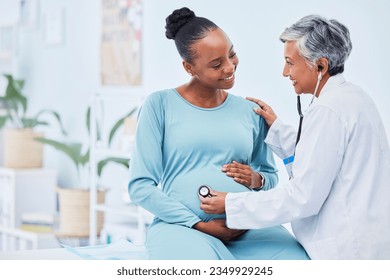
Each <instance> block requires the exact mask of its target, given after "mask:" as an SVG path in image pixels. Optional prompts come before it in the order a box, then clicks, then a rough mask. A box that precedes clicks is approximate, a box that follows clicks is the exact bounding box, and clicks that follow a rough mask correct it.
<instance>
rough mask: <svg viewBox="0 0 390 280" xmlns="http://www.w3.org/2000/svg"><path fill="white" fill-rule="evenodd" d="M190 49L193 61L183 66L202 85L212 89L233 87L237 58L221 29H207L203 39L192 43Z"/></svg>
mask: <svg viewBox="0 0 390 280" xmlns="http://www.w3.org/2000/svg"><path fill="white" fill-rule="evenodd" d="M192 50H193V51H194V53H195V58H194V60H193V63H192V64H189V63H186V62H185V63H184V67H185V68H186V70H187V71H188V72H190V73H193V74H194V75H195V76H194V77H195V78H196V79H198V81H199V82H200V83H201V84H202V85H203V86H205V87H208V88H212V89H230V88H232V87H233V85H234V73H235V71H236V68H237V65H238V62H239V60H238V57H237V55H236V53H235V52H234V48H233V45H232V43H231V42H230V40H229V38H228V37H227V36H226V34H225V33H224V32H223V31H222V30H221V29H219V28H217V29H215V30H213V31H208V33H207V35H206V36H205V37H204V38H203V39H201V40H199V41H197V42H196V43H195V44H193V46H192Z"/></svg>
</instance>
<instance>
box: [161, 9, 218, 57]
mask: <svg viewBox="0 0 390 280" xmlns="http://www.w3.org/2000/svg"><path fill="white" fill-rule="evenodd" d="M165 22H166V25H165V30H166V31H165V36H166V37H167V38H168V39H173V40H174V41H175V44H176V48H177V50H178V52H179V54H180V56H181V57H182V58H183V59H184V60H185V61H187V62H189V63H191V62H192V61H193V59H194V57H195V52H194V51H193V49H192V45H193V44H194V43H195V42H196V41H198V40H200V39H202V38H204V37H205V36H206V32H207V31H212V30H215V29H217V28H218V26H217V25H216V24H215V23H214V22H212V21H210V20H208V19H206V18H203V17H197V16H196V15H195V13H194V12H193V11H191V10H190V9H189V8H187V7H183V8H181V9H176V10H174V11H173V12H172V14H170V15H169V16H168V17H167V18H166V19H165Z"/></svg>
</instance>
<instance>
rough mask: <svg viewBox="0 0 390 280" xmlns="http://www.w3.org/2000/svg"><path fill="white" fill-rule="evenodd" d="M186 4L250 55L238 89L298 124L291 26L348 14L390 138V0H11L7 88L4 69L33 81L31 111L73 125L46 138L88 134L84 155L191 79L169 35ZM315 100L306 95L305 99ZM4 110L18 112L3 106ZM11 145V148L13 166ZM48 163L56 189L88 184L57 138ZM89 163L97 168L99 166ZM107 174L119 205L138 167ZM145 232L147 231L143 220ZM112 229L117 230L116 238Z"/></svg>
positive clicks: (2, 37) (359, 78)
mask: <svg viewBox="0 0 390 280" xmlns="http://www.w3.org/2000/svg"><path fill="white" fill-rule="evenodd" d="M183 6H187V7H189V8H191V9H192V10H193V11H195V13H196V14H197V15H198V16H203V17H207V18H209V19H211V20H212V21H214V22H215V23H216V24H217V25H219V26H220V27H221V28H222V29H223V30H224V31H225V32H226V33H227V35H228V36H229V37H230V39H231V41H232V42H233V44H234V48H235V50H236V52H237V55H238V57H239V59H240V64H239V67H238V69H237V73H236V83H235V86H234V88H233V89H232V90H230V92H231V93H233V94H236V95H241V96H244V97H245V96H255V97H258V98H260V99H262V100H263V101H265V102H267V103H268V104H270V105H271V106H272V107H273V108H274V111H275V112H276V113H277V114H278V116H279V117H280V118H281V119H282V120H284V122H286V123H290V124H292V125H294V126H297V124H298V120H299V118H298V115H297V113H296V97H295V93H294V91H293V88H292V86H291V82H290V80H288V79H286V78H284V77H283V76H282V68H283V63H284V57H283V44H282V43H280V41H279V39H278V38H279V35H280V33H281V32H282V31H283V30H284V29H285V28H286V27H287V26H290V25H291V24H292V23H294V22H295V21H297V20H298V19H300V18H301V17H303V16H306V15H308V14H319V15H322V16H325V17H328V18H334V19H337V20H339V21H341V22H342V23H344V24H345V25H346V26H347V27H348V28H349V30H350V33H351V38H352V43H353V49H352V53H351V55H350V57H349V59H348V61H347V62H346V65H345V77H346V79H347V80H349V81H351V82H354V83H356V84H358V85H360V86H361V87H362V88H363V89H365V90H366V91H367V92H368V93H369V94H370V95H371V96H372V98H373V99H374V101H375V103H376V105H377V106H378V109H379V112H380V114H381V116H382V119H383V122H384V125H385V129H386V132H387V135H390V111H389V110H388V107H389V105H390V94H389V89H388V81H389V78H388V71H387V67H388V65H390V56H389V55H388V47H389V46H390V37H389V36H388V33H389V27H390V17H389V16H388V14H389V12H390V4H389V2H388V1H386V0H372V1H365V0H356V1H353V2H351V1H347V0H329V1H312V0H296V1H283V0H273V1H255V0H244V1H233V0H213V1H206V0H196V1H195V0H185V1H183V0H181V1H178V0H168V1H164V0H137V1H135V0H83V1H76V0H54V1H53V0H0V73H1V74H2V75H1V78H0V96H5V94H6V89H7V85H8V82H9V80H7V77H6V76H3V74H10V75H12V77H13V79H15V80H23V81H24V86H23V89H22V92H23V94H24V95H25V96H26V98H27V99H28V110H27V115H31V116H33V115H35V114H36V113H38V112H39V111H41V110H43V109H50V110H53V111H55V112H57V113H58V115H59V116H60V117H61V121H62V124H63V127H64V130H66V131H67V134H66V135H65V134H62V133H61V130H60V129H59V128H58V126H56V125H51V124H50V125H47V126H42V127H38V128H37V130H38V131H42V133H44V135H45V137H47V138H50V139H56V140H58V141H62V142H80V143H82V144H83V151H84V152H85V151H86V150H87V149H88V147H89V145H90V144H92V145H95V144H96V147H99V145H100V144H101V145H102V146H107V139H106V138H107V136H108V134H109V132H108V131H109V128H111V127H112V125H113V123H115V120H117V119H118V118H119V117H122V116H124V115H125V114H126V113H127V112H128V111H129V110H131V109H132V108H134V107H137V106H139V105H140V104H142V100H143V99H144V97H145V96H147V95H148V94H150V93H152V92H154V91H156V90H160V89H164V88H172V87H176V86H178V85H180V84H182V83H185V82H187V81H188V79H189V77H188V75H187V74H186V72H185V71H183V68H182V64H181V58H180V57H179V55H178V53H177V51H176V48H175V45H174V42H173V41H172V40H168V39H166V37H165V28H164V27H165V18H166V17H167V16H168V15H169V14H170V13H171V12H172V11H173V10H174V9H177V8H181V7H183ZM127 97H128V98H127ZM309 98H310V97H306V98H304V100H303V101H304V105H303V108H306V106H307V104H308V103H309V100H308V99H309ZM115 102H117V103H116V104H115ZM96 104H98V105H96ZM91 106H92V108H93V112H94V113H93V114H94V117H95V118H96V119H97V120H98V121H100V123H101V125H102V127H103V128H102V133H103V136H104V137H106V138H104V137H103V136H102V138H99V137H95V132H96V131H95V130H96V128H95V130H92V134H93V135H92V138H91V136H90V135H91V133H88V130H87V129H86V125H85V123H86V112H87V110H88V108H91ZM103 107H104V108H103ZM1 110H3V112H4V110H6V109H5V108H4V106H3V108H2V107H0V112H1ZM133 116H134V114H133ZM51 122H54V121H53V119H52V120H51ZM131 122H132V121H131V120H130V121H129V123H130V125H129V127H128V130H130V134H129V135H130V136H129V137H130V138H123V137H124V136H123V135H124V133H125V130H126V127H124V128H123V127H121V128H120V133H121V136H117V138H116V139H115V141H114V144H113V145H116V146H117V147H120V146H121V144H122V145H123V143H125V142H126V141H127V140H129V139H130V140H129V141H131V133H132V128H131V126H132V124H131ZM7 126H10V125H9V124H8V125H7V124H5V127H4V129H1V130H0V134H4V131H5V128H6V127H7ZM97 129H98V130H99V128H97ZM0 136H1V139H2V140H1V141H3V142H4V140H3V135H0ZM101 142H102V143H101ZM126 143H130V142H126ZM0 144H2V143H0ZM85 146H87V148H85ZM1 147H3V146H1ZM121 149H122V152H123V153H122V154H120V156H122V155H127V154H126V153H127V152H128V150H126V149H128V147H126V148H123V147H121ZM124 149H125V150H126V151H124ZM5 153H6V152H5V151H4V149H3V148H0V163H2V165H5V164H4V155H5ZM97 154H98V153H96V155H97ZM111 155H112V154H111ZM91 160H92V164H93V165H94V166H95V163H97V162H98V160H97V156H96V157H95V156H93V157H92V158H91ZM277 163H278V167H279V169H280V181H281V182H282V183H283V182H285V181H287V180H288V178H287V175H286V173H285V171H284V167H283V165H282V163H281V161H280V160H278V161H277ZM5 167H7V166H5ZM8 168H11V169H18V168H17V167H16V168H14V167H9V166H8ZM41 168H43V169H45V170H54V173H55V175H53V176H54V177H55V178H54V179H53V178H52V177H51V178H52V179H50V180H55V185H56V187H61V188H71V187H72V186H74V185H75V184H78V180H79V178H78V174H77V172H76V171H75V170H76V169H75V167H74V160H72V159H70V158H69V157H68V156H66V155H65V154H63V153H61V152H58V150H56V149H54V148H53V146H50V145H44V156H43V161H42V167H41ZM85 168H87V169H88V168H89V171H91V165H89V167H85ZM18 172H19V171H18ZM92 172H95V170H94V169H92ZM26 176H27V175H26ZM45 176H46V175H45ZM95 177H96V178H95V179H96V180H95V181H92V182H95V183H96V181H99V182H102V184H103V185H107V184H110V183H112V182H117V181H118V178H121V179H120V183H118V184H121V186H122V187H121V188H120V191H118V193H117V194H116V195H112V196H113V197H116V198H111V200H110V198H109V199H108V200H109V201H111V203H113V204H118V203H122V202H118V198H119V197H120V199H119V200H121V201H122V200H126V198H125V197H126V193H125V188H126V187H125V186H126V181H127V169H126V168H123V169H118V168H117V167H116V166H114V165H110V166H107V169H105V171H104V174H103V175H102V176H100V177H97V176H95ZM42 180H45V179H42ZM93 180H94V179H93ZM27 181H29V182H31V181H30V180H27ZM87 181H88V179H87ZM89 182H91V178H90V177H89ZM123 186H124V187H123ZM31 199H35V198H34V197H32V198H31ZM37 199H38V198H37ZM55 200H56V202H55V203H56V206H55V207H56V209H58V201H57V198H55ZM50 207H51V208H50ZM50 207H49V208H50V209H52V208H53V207H52V206H50ZM50 211H52V210H50ZM50 211H49V212H50ZM56 211H57V210H56ZM110 213H111V212H109V211H106V214H107V216H106V218H107V219H108V220H111V221H116V220H118V219H119V218H117V217H116V216H115V214H112V213H111V214H110ZM20 215H21V214H20ZM109 215H111V218H110V217H109ZM114 216H115V217H114ZM137 217H138V218H139V217H140V216H137ZM142 217H144V216H142ZM138 222H139V220H138ZM141 222H142V221H141ZM19 223H21V222H20V221H19ZM138 230H139V231H138V233H139V232H140V234H142V229H139V228H138ZM109 238H110V237H109V235H105V242H106V241H107V239H109ZM137 238H140V239H141V240H142V237H139V236H138V237H137ZM108 241H109V240H108Z"/></svg>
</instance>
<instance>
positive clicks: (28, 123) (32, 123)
mask: <svg viewBox="0 0 390 280" xmlns="http://www.w3.org/2000/svg"><path fill="white" fill-rule="evenodd" d="M21 121H22V124H23V127H24V128H34V127H36V126H39V125H49V124H48V123H47V122H40V121H38V120H37V119H31V118H30V119H29V118H22V120H21Z"/></svg>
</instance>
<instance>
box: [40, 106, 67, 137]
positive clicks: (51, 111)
mask: <svg viewBox="0 0 390 280" xmlns="http://www.w3.org/2000/svg"><path fill="white" fill-rule="evenodd" d="M43 114H50V115H52V116H53V117H54V118H55V119H56V120H57V122H58V125H59V126H60V129H61V132H62V135H67V134H68V133H67V132H66V131H65V128H64V126H63V124H62V121H61V117H60V115H59V114H58V113H57V112H56V111H53V110H48V109H44V110H41V111H39V112H38V113H37V114H36V115H35V119H36V120H37V121H38V120H39V117H40V116H42V115H43ZM42 124H48V123H47V122H45V123H42Z"/></svg>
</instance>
